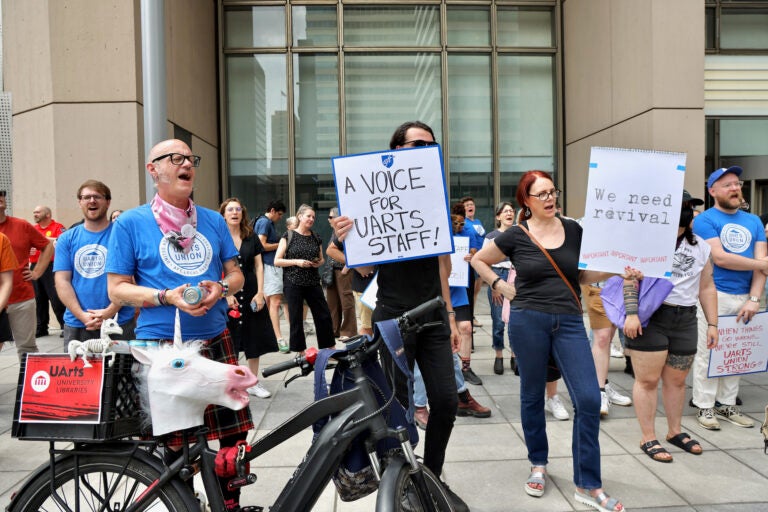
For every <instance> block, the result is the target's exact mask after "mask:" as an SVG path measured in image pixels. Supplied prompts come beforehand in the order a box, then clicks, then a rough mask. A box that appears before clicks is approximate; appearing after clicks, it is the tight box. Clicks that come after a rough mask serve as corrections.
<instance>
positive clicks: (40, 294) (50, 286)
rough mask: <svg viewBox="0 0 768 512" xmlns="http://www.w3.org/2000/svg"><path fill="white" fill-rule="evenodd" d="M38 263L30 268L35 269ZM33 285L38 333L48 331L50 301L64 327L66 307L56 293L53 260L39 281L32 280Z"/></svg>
mask: <svg viewBox="0 0 768 512" xmlns="http://www.w3.org/2000/svg"><path fill="white" fill-rule="evenodd" d="M35 265H36V263H33V264H32V265H31V266H30V268H31V269H32V270H34V268H35ZM32 285H33V286H34V287H35V303H36V306H37V334H47V333H48V323H49V322H50V315H49V314H48V303H49V301H50V304H51V306H52V307H53V314H54V315H56V320H57V321H58V322H59V326H60V327H61V328H62V329H63V328H64V311H66V309H67V308H66V307H64V304H62V302H61V301H60V300H59V295H58V294H57V293H56V285H55V283H54V282H53V262H51V263H50V264H49V265H48V267H47V268H46V269H45V272H43V275H41V276H40V279H38V280H37V281H32Z"/></svg>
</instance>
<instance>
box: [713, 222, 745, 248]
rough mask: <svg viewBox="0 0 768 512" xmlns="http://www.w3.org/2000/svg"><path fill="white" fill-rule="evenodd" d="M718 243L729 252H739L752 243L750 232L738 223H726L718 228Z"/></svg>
mask: <svg viewBox="0 0 768 512" xmlns="http://www.w3.org/2000/svg"><path fill="white" fill-rule="evenodd" d="M720 243H721V244H723V247H724V248H726V249H727V250H728V251H729V252H732V253H736V254H740V253H742V252H744V251H746V250H747V249H749V246H750V245H751V244H752V233H750V232H749V230H748V229H747V228H745V227H744V226H742V225H740V224H734V223H728V224H726V225H725V226H723V229H722V230H720Z"/></svg>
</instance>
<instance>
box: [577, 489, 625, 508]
mask: <svg viewBox="0 0 768 512" xmlns="http://www.w3.org/2000/svg"><path fill="white" fill-rule="evenodd" d="M573 497H574V498H575V499H576V501H578V502H579V503H583V504H584V505H587V506H588V507H592V508H594V509H597V510H599V511H600V512H624V511H625V510H626V509H625V508H624V505H622V504H621V503H620V502H619V500H617V499H616V498H611V497H610V496H608V495H607V494H606V493H605V491H600V493H599V494H598V495H597V496H592V495H591V494H589V491H587V490H586V489H585V490H584V492H581V491H579V490H578V489H576V492H575V493H574V495H573Z"/></svg>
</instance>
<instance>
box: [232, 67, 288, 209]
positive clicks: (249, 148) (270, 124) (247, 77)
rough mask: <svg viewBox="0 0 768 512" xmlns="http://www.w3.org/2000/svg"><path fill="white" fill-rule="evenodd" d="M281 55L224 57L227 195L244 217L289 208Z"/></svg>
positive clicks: (285, 118) (286, 129) (283, 74)
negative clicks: (240, 205)
mask: <svg viewBox="0 0 768 512" xmlns="http://www.w3.org/2000/svg"><path fill="white" fill-rule="evenodd" d="M285 76H286V73H285V55H246V56H239V55H235V56H227V57H226V82H227V149H228V152H229V153H228V158H229V176H230V180H229V188H230V190H229V194H230V195H236V196H238V197H239V198H240V199H241V200H242V201H243V202H244V203H245V205H246V206H248V209H249V211H251V212H253V211H256V212H259V211H261V209H262V208H265V207H266V205H267V203H268V202H269V201H271V200H272V199H283V200H284V201H285V202H286V204H287V203H288V110H287V98H286V94H285V91H286V90H287V87H286V79H285Z"/></svg>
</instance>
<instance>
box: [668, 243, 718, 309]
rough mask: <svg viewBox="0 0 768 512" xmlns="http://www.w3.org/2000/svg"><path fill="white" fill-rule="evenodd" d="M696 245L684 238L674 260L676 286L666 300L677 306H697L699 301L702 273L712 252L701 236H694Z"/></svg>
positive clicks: (673, 278)
mask: <svg viewBox="0 0 768 512" xmlns="http://www.w3.org/2000/svg"><path fill="white" fill-rule="evenodd" d="M693 237H694V239H695V240H696V242H697V244H696V245H691V244H689V243H688V240H686V239H685V238H683V241H682V242H680V247H678V248H677V250H676V251H675V256H674V258H673V260H672V278H671V281H672V283H673V284H674V285H675V287H674V288H672V291H671V292H669V295H667V298H666V299H665V300H664V302H665V303H667V304H674V305H675V306H695V305H696V303H697V302H698V300H699V282H700V281H701V271H702V269H703V268H704V265H706V264H707V261H708V260H709V253H710V251H711V250H712V249H711V247H710V246H709V244H708V243H707V242H705V241H704V239H703V238H701V237H700V236H699V235H693Z"/></svg>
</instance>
